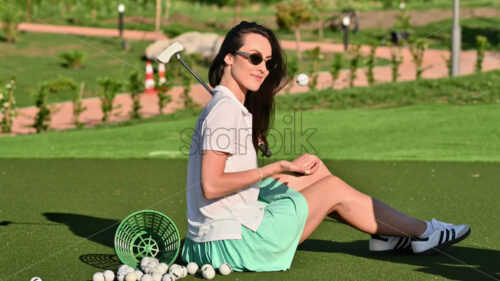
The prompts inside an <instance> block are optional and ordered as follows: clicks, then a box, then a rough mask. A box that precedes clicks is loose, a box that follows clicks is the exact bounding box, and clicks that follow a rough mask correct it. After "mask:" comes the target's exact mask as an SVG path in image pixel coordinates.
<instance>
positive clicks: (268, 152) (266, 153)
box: [259, 143, 273, 158]
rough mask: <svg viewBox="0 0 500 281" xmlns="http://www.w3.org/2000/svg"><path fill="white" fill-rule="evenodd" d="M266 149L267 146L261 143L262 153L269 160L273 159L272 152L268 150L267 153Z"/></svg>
mask: <svg viewBox="0 0 500 281" xmlns="http://www.w3.org/2000/svg"><path fill="white" fill-rule="evenodd" d="M265 149H266V146H265V145H264V144H263V143H261V144H260V145H259V150H260V151H262V153H263V154H264V156H266V157H267V158H269V157H271V155H273V153H272V152H271V150H268V151H265Z"/></svg>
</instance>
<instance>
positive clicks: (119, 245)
mask: <svg viewBox="0 0 500 281" xmlns="http://www.w3.org/2000/svg"><path fill="white" fill-rule="evenodd" d="M180 243H181V242H180V237H179V231H178V230H177V227H176V226H175V224H174V223H173V222H172V221H171V220H170V219H169V218H168V217H167V216H165V215H164V214H162V213H160V212H157V211H151V210H143V211H138V212H135V213H133V214H131V215H129V216H128V217H126V218H125V219H124V220H123V221H122V222H121V223H120V225H119V226H118V229H117V230H116V234H115V252H116V255H117V256H118V258H119V259H120V261H121V262H122V263H123V264H126V265H128V266H131V267H135V268H136V269H138V268H139V264H140V261H141V259H142V258H143V257H155V258H157V259H158V260H160V262H164V263H166V264H168V265H171V264H172V263H173V262H174V261H175V259H176V258H177V255H178V254H179V249H180Z"/></svg>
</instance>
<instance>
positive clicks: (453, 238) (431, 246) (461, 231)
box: [411, 219, 470, 255]
mask: <svg viewBox="0 0 500 281" xmlns="http://www.w3.org/2000/svg"><path fill="white" fill-rule="evenodd" d="M432 227H433V228H434V232H433V233H432V234H431V235H429V237H426V238H414V240H413V241H412V242H411V248H412V250H413V252H414V253H415V254H417V255H429V254H432V253H434V252H436V250H438V249H443V248H446V247H448V246H451V245H453V244H455V243H458V242H460V241H462V240H464V239H465V238H467V236H469V234H470V227H469V226H468V225H465V224H459V225H453V224H449V223H444V222H440V221H437V220H436V219H432Z"/></svg>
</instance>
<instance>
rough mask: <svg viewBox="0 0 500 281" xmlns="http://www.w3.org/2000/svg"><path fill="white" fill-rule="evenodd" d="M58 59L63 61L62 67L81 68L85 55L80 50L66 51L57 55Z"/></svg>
mask: <svg viewBox="0 0 500 281" xmlns="http://www.w3.org/2000/svg"><path fill="white" fill-rule="evenodd" d="M59 57H60V58H62V59H63V63H62V64H63V66H64V67H67V68H81V67H82V66H83V63H84V62H85V59H86V57H87V53H86V52H84V51H81V50H72V51H66V52H63V53H60V54H59Z"/></svg>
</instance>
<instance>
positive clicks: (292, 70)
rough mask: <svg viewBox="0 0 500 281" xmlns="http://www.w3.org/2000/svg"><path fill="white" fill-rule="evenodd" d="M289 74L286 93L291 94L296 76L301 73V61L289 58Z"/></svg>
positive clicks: (287, 65)
mask: <svg viewBox="0 0 500 281" xmlns="http://www.w3.org/2000/svg"><path fill="white" fill-rule="evenodd" d="M286 68H287V74H288V77H289V79H290V81H289V82H288V86H287V87H286V88H285V93H287V94H289V93H290V90H291V89H292V87H293V85H294V84H295V76H296V75H297V74H298V72H299V61H298V60H297V58H296V57H289V59H288V61H287V64H286Z"/></svg>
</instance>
